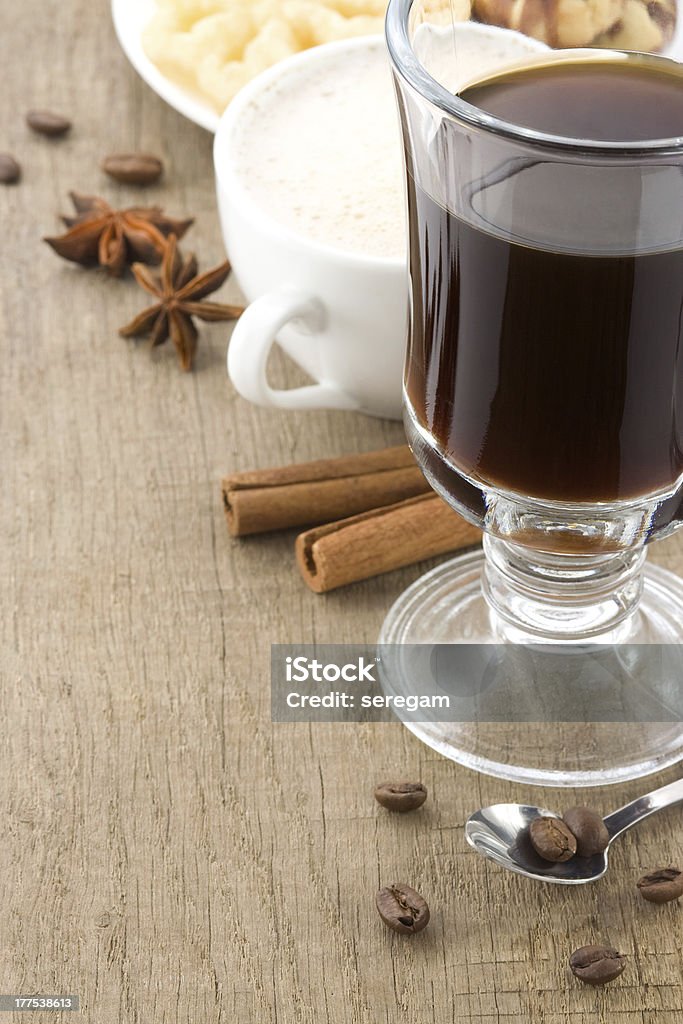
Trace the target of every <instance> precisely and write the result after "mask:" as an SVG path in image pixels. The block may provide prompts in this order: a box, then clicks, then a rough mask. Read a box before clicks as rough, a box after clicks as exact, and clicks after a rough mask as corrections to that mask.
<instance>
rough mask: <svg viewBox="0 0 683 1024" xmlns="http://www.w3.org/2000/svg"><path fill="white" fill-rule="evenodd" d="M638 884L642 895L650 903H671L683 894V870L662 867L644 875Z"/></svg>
mask: <svg viewBox="0 0 683 1024" xmlns="http://www.w3.org/2000/svg"><path fill="white" fill-rule="evenodd" d="M636 885H637V886H638V892H639V893H640V895H641V896H642V897H643V899H644V900H648V902H649V903H670V902H671V900H677V899H678V898H679V897H680V896H683V871H679V869H678V868H660V869H659V871H651V872H650V873H649V874H647V875H643V877H642V878H640V879H639V880H638V882H637V883H636Z"/></svg>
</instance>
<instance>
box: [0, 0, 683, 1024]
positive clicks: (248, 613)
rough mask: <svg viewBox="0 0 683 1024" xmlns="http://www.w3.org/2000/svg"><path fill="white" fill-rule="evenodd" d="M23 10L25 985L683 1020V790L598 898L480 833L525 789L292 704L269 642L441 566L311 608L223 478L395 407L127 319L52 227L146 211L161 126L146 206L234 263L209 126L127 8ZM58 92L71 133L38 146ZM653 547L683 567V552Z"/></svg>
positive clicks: (1, 569)
mask: <svg viewBox="0 0 683 1024" xmlns="http://www.w3.org/2000/svg"><path fill="white" fill-rule="evenodd" d="M2 21H3V27H2V38H1V42H0V46H1V47H2V53H3V88H2V90H1V91H0V123H2V126H3V133H2V134H3V139H2V148H3V149H8V150H11V151H13V152H14V153H15V154H16V155H17V157H18V158H19V159H20V160H21V161H22V163H23V165H24V180H23V182H22V184H21V185H20V186H18V187H16V188H11V189H10V188H5V189H2V190H0V218H1V221H0V223H1V224H2V245H1V246H0V266H1V275H0V287H1V289H2V300H1V303H0V346H1V351H2V355H1V359H0V427H1V431H2V433H1V435H0V436H1V437H2V446H1V449H0V471H1V479H2V489H1V492H0V538H1V542H0V594H1V595H2V614H1V615H0V658H1V661H0V664H1V666H2V686H1V687H0V716H1V719H0V720H1V721H2V723H3V728H2V734H1V737H0V750H1V752H2V761H1V766H2V770H1V771H0V807H1V808H2V821H3V826H4V827H3V828H2V830H1V832H0V865H1V868H2V870H1V871H0V907H2V913H1V914H0V958H1V964H0V990H2V991H3V992H25V993H34V992H44V993H52V992H54V993H70V992H72V993H78V994H79V995H80V997H81V1001H82V1007H83V1009H82V1012H81V1019H83V1020H86V1021H89V1022H92V1024H124V1022H125V1024H188V1022H189V1024H217V1022H219V1021H221V1022H224V1021H230V1022H232V1021H236V1022H239V1024H251V1022H253V1024H299V1022H300V1024H314V1022H315V1024H395V1022H396V1021H399V1020H400V1021H405V1022H407V1024H430V1022H433V1024H446V1022H449V1024H450V1022H452V1021H458V1022H460V1021H472V1022H473V1024H508V1022H513V1021H522V1022H530V1024H594V1022H599V1024H679V1022H680V1021H681V1019H682V1015H683V990H682V985H681V964H682V963H683V948H682V946H683V919H682V918H681V916H680V915H681V909H680V908H678V907H677V906H668V907H664V908H656V907H652V906H643V905H642V904H641V903H640V902H639V901H638V897H637V895H636V893H635V890H634V888H633V886H632V883H633V882H634V881H635V879H636V877H637V876H638V875H639V874H640V872H641V868H643V867H651V866H655V865H658V864H659V863H660V862H662V863H663V862H669V861H672V860H673V861H675V860H680V859H681V855H682V853H683V851H682V850H681V828H680V817H681V815H680V812H679V811H674V812H671V813H668V814H666V815H663V816H662V817H661V818H660V819H658V820H657V821H654V822H652V823H651V824H650V825H648V826H647V827H645V828H643V829H642V830H641V831H639V832H637V833H634V834H633V835H630V836H628V837H627V838H625V839H624V840H623V842H622V843H621V844H620V845H619V847H618V849H616V850H615V852H614V857H613V870H612V871H611V873H610V877H609V878H608V879H606V880H605V881H603V882H601V883H599V884H598V885H595V886H591V887H588V888H586V889H585V890H582V891H578V892H576V891H574V890H572V891H566V890H564V889H561V888H558V889H555V888H550V887H549V888H541V887H540V886H533V885H529V884H524V882H523V881H522V880H520V879H518V878H516V877H513V876H510V875H505V874H503V873H502V872H500V871H498V870H496V869H495V868H493V867H491V866H489V865H488V864H486V863H484V862H483V861H482V860H480V859H478V858H477V857H475V856H474V855H473V854H472V853H471V852H470V851H469V850H468V849H467V847H466V845H465V841H464V838H463V822H464V820H465V818H466V817H467V815H468V813H469V812H470V811H471V810H472V809H474V808H475V807H476V806H478V805H480V804H482V803H490V802H495V801H500V800H505V799H518V798H520V796H522V793H521V792H520V790H519V789H517V788H515V787H514V786H511V785H507V784H505V783H501V782H496V781H495V780H492V779H486V778H479V777H477V776H476V775H474V774H472V773H470V772H467V771H465V770H461V769H459V768H456V767H455V766H454V765H452V764H450V763H448V762H446V761H445V760H443V759H442V758H440V757H438V756H437V755H435V754H433V753H431V752H430V751H429V750H427V749H426V748H425V747H423V746H421V745H420V744H419V743H418V742H417V741H416V740H414V739H413V738H412V737H411V736H410V735H409V734H408V733H407V732H406V731H404V730H403V729H402V728H401V727H399V726H392V725H384V726H367V725H365V726H339V725H335V726H333V725H330V726H321V727H315V728H314V727H309V726H304V725H302V726H284V725H277V726H273V725H272V724H271V723H270V714H269V691H268V669H269V645H270V643H271V642H273V641H281V642H284V641H292V640H300V641H312V640H329V641H365V640H368V639H370V638H372V637H373V636H374V635H375V634H376V631H377V629H378V626H379V624H380V622H381V620H382V617H383V615H384V613H385V611H386V609H387V606H388V605H389V603H390V602H391V601H392V600H393V598H394V597H396V596H397V595H398V593H399V592H400V591H401V589H402V588H403V587H404V586H405V585H406V584H407V583H409V582H410V581H412V580H413V579H415V578H416V577H417V575H418V573H419V572H420V567H413V568H411V569H408V570H405V571H402V572H398V573H394V574H392V575H390V576H386V577H384V578H382V579H378V580H374V581H371V582H368V583H365V584H360V585H357V586H355V587H353V588H351V589H349V590H345V591H341V592H339V593H336V594H332V595H330V596H329V597H327V598H325V599H321V598H319V597H316V596H315V595H313V594H311V593H309V592H308V591H307V590H306V589H305V588H304V587H303V585H302V583H301V581H300V579H299V577H298V574H297V573H296V571H295V569H294V565H293V554H292V536H291V535H287V536H275V537H266V538H257V539H255V540H253V541H244V542H241V543H237V542H232V541H230V540H229V538H228V536H227V531H226V528H225V523H224V521H223V513H222V509H221V503H220V493H219V480H220V477H221V476H222V475H223V474H225V473H227V472H234V471H238V470H243V469H249V468H252V467H254V466H258V465H262V466H266V465H268V466H270V465H276V464H278V463H285V462H288V461H290V460H294V459H296V460H304V459H309V458H314V457H320V456H331V455H335V454H341V453H343V452H347V451H350V450H356V449H358V450H367V449H371V448H373V447H377V446H379V445H381V444H396V443H399V441H400V440H401V430H400V427H399V426H397V425H395V424H388V423H382V422H379V421H377V420H371V419H364V418H362V417H354V416H350V415H345V414H332V413H330V414H324V413H313V414H301V415H292V414H287V413H277V412H268V411H264V410H260V409H256V408H253V407H250V406H249V405H247V404H246V403H245V402H243V401H242V400H241V399H239V398H237V397H236V396H235V394H234V392H233V391H232V390H231V388H230V386H229V384H228V382H227V380H226V376H225V371H224V354H225V347H226V339H227V331H226V329H225V328H224V327H223V326H217V327H206V328H203V329H202V332H203V333H202V340H201V348H200V353H199V358H198V361H197V368H196V372H195V373H194V374H192V375H188V376H183V375H182V374H181V373H180V372H179V370H178V368H177V366H176V364H175V360H174V356H173V353H172V351H171V350H170V349H169V348H162V349H161V350H159V351H158V352H157V353H156V354H155V356H154V358H150V356H149V354H148V352H147V351H146V350H145V348H144V344H143V345H138V344H135V343H132V342H124V341H123V340H121V339H120V338H119V337H118V336H117V333H116V331H117V328H118V327H119V326H120V325H121V324H122V323H125V322H126V321H127V320H129V319H130V317H131V316H132V315H133V313H134V312H135V311H136V310H137V309H138V308H141V306H142V303H144V301H145V299H144V296H143V295H142V294H141V293H138V292H137V291H136V289H135V287H134V286H133V284H132V283H131V282H130V281H127V282H126V281H123V282H119V281H109V280H106V279H104V278H103V277H101V276H100V275H99V274H97V273H85V272H81V271H80V270H79V269H77V268H74V267H70V266H67V265H66V264H64V263H62V262H60V261H59V260H58V259H57V258H56V257H55V255H54V254H53V253H52V252H50V251H49V250H48V248H47V247H46V246H43V245H42V244H41V242H40V237H41V235H42V234H44V233H50V232H53V231H54V229H55V226H56V216H57V213H58V212H59V211H60V210H61V209H64V208H65V204H66V194H67V191H68V190H69V189H70V188H77V189H80V190H82V191H85V192H101V193H102V194H104V195H106V196H107V197H109V198H110V199H112V200H116V201H118V200H121V201H124V200H125V201H127V200H137V199H138V193H137V192H135V191H133V190H130V189H125V188H123V187H118V186H116V185H115V184H113V183H111V182H110V181H108V180H107V179H106V178H105V176H104V175H103V174H102V172H101V171H100V170H99V168H98V164H99V159H100V157H101V156H102V155H103V154H104V153H105V152H109V151H115V150H119V149H131V148H135V147H137V146H140V147H141V148H144V149H146V150H149V151H151V152H155V153H159V154H160V155H161V156H162V157H163V158H164V160H165V161H166V164H167V174H166V177H165V179H164V182H163V183H162V184H161V185H160V186H159V187H158V188H154V189H151V190H150V191H149V193H146V195H149V196H150V197H153V198H154V199H158V200H159V201H160V202H162V203H163V205H165V207H166V208H167V210H168V211H169V212H171V213H174V214H184V213H185V214H186V213H195V214H196V215H197V225H196V227H195V228H194V229H193V231H192V233H191V235H189V236H188V245H189V244H190V243H191V244H192V245H193V246H195V247H196V249H197V251H198V253H199V256H200V258H201V259H202V260H203V261H204V263H205V265H209V264H210V263H214V262H216V261H217V260H219V259H220V258H221V256H222V246H221V240H220V234H219V230H218V225H217V218H216V211H215V205H214V197H213V188H212V169H211V139H210V138H209V136H208V135H207V134H205V133H204V132H202V131H201V130H200V129H198V128H195V127H194V126H192V125H190V124H188V123H186V122H185V121H184V120H182V118H180V117H179V116H178V115H176V114H175V113H174V112H173V111H171V110H170V109H169V108H167V107H166V106H164V104H163V103H162V102H161V101H160V100H158V99H157V98H156V97H155V96H154V95H153V94H152V93H151V92H150V91H149V90H148V89H147V88H146V87H145V86H144V85H143V84H142V83H141V82H140V81H139V80H138V79H137V78H136V76H135V74H134V72H133V71H132V70H131V69H130V68H129V67H128V65H127V63H126V61H125V59H124V57H123V56H122V54H121V53H120V52H119V50H118V47H117V44H116V42H115V39H114V34H113V31H112V28H111V24H110V18H109V13H108V8H107V4H106V2H105V0H96V2H93V0H62V2H60V3H58V2H57V0H24V2H22V3H17V4H5V5H3V12H2ZM39 106H46V107H49V108H53V109H56V110H63V111H64V112H65V113H67V114H68V115H70V116H72V117H73V120H74V129H73V132H72V134H71V135H70V136H69V137H68V138H66V139H64V140H61V141H57V142H51V141H49V140H46V139H43V138H39V137H36V136H33V135H31V134H29V133H28V131H27V130H26V128H25V126H24V123H23V114H24V111H25V110H26V109H28V108H29V107H39ZM225 294H226V296H227V297H228V298H234V297H236V291H235V288H234V285H229V286H228V287H227V288H226V289H225ZM276 372H277V373H278V374H280V375H281V376H282V377H283V378H286V377H287V375H288V373H289V371H288V369H287V368H286V367H285V366H284V365H279V366H276ZM653 557H654V558H655V559H656V560H657V561H660V562H663V563H665V564H668V565H671V566H673V567H675V568H678V569H679V570H680V569H683V541H681V540H669V541H667V542H665V543H663V544H662V545H661V546H660V547H658V548H657V549H656V551H654V552H653ZM394 774H401V775H404V776H413V777H419V778H421V779H422V780H423V781H424V782H425V783H426V784H427V785H428V787H429V789H430V792H431V794H432V799H430V801H429V803H428V804H427V805H426V806H425V808H424V809H423V810H422V811H421V812H419V813H418V814H416V815H414V816H406V817H405V818H401V819H400V820H399V819H396V818H394V817H390V816H389V815H387V814H386V813H385V812H383V811H382V810H381V809H380V808H378V807H376V806H375V804H374V802H373V800H372V788H373V785H374V783H375V782H376V781H377V780H379V779H381V778H383V777H390V776H392V775H394ZM675 774H676V772H675V771H670V772H668V773H665V774H664V776H663V777H662V780H668V779H670V778H672V777H674V776H675ZM654 781H658V780H654ZM641 787H642V784H638V783H634V784H632V785H628V786H623V787H620V788H619V789H618V790H610V791H605V792H601V793H595V794H592V795H589V799H591V800H592V801H593V802H595V804H596V806H598V807H600V808H605V809H608V808H610V807H611V806H613V805H614V804H615V803H617V802H621V801H623V800H626V799H628V798H630V797H632V796H635V795H636V794H637V793H638V792H639V790H640V789H641ZM545 799H546V801H547V802H548V803H549V804H551V805H552V803H553V800H554V799H555V800H556V801H557V802H558V803H562V797H561V796H560V795H559V794H557V795H555V797H554V796H553V794H552V793H551V794H546V796H545ZM392 880H405V881H407V882H410V883H412V884H414V885H416V886H417V887H418V888H419V889H420V890H421V891H422V892H423V893H424V894H425V895H426V896H427V898H428V899H429V900H430V903H431V905H432V908H433V923H432V925H431V926H430V928H429V929H428V931H427V932H425V933H424V934H423V935H421V936H420V937H419V939H416V940H415V941H402V940H401V938H400V937H398V936H393V935H391V934H389V933H388V932H386V931H385V930H384V929H383V927H382V926H381V924H380V923H379V920H378V918H377V916H376V913H375V910H374V906H373V894H374V892H375V890H376V888H377V887H378V886H379V885H380V883H386V882H387V881H392ZM598 938H602V939H607V940H609V941H611V942H613V943H614V944H616V945H618V946H619V947H620V949H622V950H624V951H625V952H627V953H628V954H629V955H630V957H631V963H630V965H629V969H628V971H627V972H626V973H625V974H624V976H623V978H621V979H620V980H619V982H617V983H616V984H615V985H613V986H611V987H610V988H609V989H608V990H606V991H604V992H595V991H593V990H589V989H583V988H580V987H579V986H578V985H577V983H576V982H574V981H573V980H572V979H571V978H569V977H568V976H567V972H566V969H565V966H564V965H565V962H566V958H567V955H568V953H569V951H570V950H571V949H572V948H573V947H574V946H577V945H579V944H582V943H584V942H588V941H591V940H593V939H598ZM13 1017H14V1018H16V1020H17V1021H21V1022H22V1024H31V1022H32V1021H33V1020H35V1021H38V1020H40V1021H44V1020H45V1019H46V1016H45V1015H44V1014H42V1015H39V1014H31V1013H25V1014H22V1015H19V1014H15V1015H10V1014H8V1015H7V1016H6V1019H7V1020H8V1021H10V1020H11V1019H12V1018H13ZM63 1019H64V1020H66V1021H72V1022H73V1020H74V1016H71V1017H69V1016H67V1015H66V1014H64V1015H63Z"/></svg>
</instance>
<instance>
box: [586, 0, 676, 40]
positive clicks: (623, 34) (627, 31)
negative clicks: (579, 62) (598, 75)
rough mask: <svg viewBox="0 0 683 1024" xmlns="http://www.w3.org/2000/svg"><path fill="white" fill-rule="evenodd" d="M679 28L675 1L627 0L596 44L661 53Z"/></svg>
mask: <svg viewBox="0 0 683 1024" xmlns="http://www.w3.org/2000/svg"><path fill="white" fill-rule="evenodd" d="M675 28H676V0H625V3H624V13H623V14H622V15H621V17H620V18H619V20H618V21H617V23H616V24H615V25H613V26H612V28H611V29H609V31H607V32H605V33H603V34H602V35H600V36H598V38H597V39H596V40H595V43H594V45H595V46H607V47H610V46H613V47H614V48H615V49H616V50H644V51H645V52H646V53H659V52H660V51H661V50H663V49H664V48H665V47H666V46H668V44H669V43H670V42H671V40H672V38H673V34H674V29H675Z"/></svg>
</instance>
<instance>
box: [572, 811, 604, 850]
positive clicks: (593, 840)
mask: <svg viewBox="0 0 683 1024" xmlns="http://www.w3.org/2000/svg"><path fill="white" fill-rule="evenodd" d="M562 820H563V822H564V823H565V825H566V826H567V827H568V828H569V830H570V831H571V832H572V833H573V834H574V836H575V838H576V852H577V853H578V855H579V857H594V856H595V854H596V853H602V852H603V851H604V850H606V849H607V847H608V846H609V832H608V831H607V826H606V825H605V822H604V821H603V820H602V818H601V817H600V815H599V814H598V813H597V811H592V810H591V809H590V807H570V808H569V810H568V811H565V812H564V814H563V815H562Z"/></svg>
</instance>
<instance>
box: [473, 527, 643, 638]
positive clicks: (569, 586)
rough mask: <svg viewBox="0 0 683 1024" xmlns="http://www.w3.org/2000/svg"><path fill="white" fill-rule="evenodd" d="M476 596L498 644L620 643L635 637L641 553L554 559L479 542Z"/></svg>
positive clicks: (494, 541) (487, 539) (490, 539)
mask: <svg viewBox="0 0 683 1024" xmlns="http://www.w3.org/2000/svg"><path fill="white" fill-rule="evenodd" d="M484 554H485V564H484V570H483V573H482V589H483V594H484V598H485V600H486V603H487V605H488V607H489V610H490V614H491V626H492V632H493V634H494V636H496V637H498V638H499V641H500V642H501V643H534V642H536V643H537V642H539V640H548V641H552V642H553V643H576V642H578V641H588V642H592V643H595V642H601V643H625V642H627V641H629V640H631V639H632V638H633V637H634V635H635V630H636V612H637V609H638V603H639V601H640V597H641V594H642V591H643V572H644V566H645V549H644V548H643V547H642V546H641V547H637V548H632V549H629V550H626V551H618V552H611V553H607V554H604V553H603V554H599V555H597V554H593V555H585V554H581V555H574V554H560V553H555V552H548V551H539V550H537V549H532V548H527V547H524V546H522V545H520V544H515V543H511V542H510V541H507V540H501V539H500V538H499V537H494V536H492V535H488V534H487V535H485V536H484Z"/></svg>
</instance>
